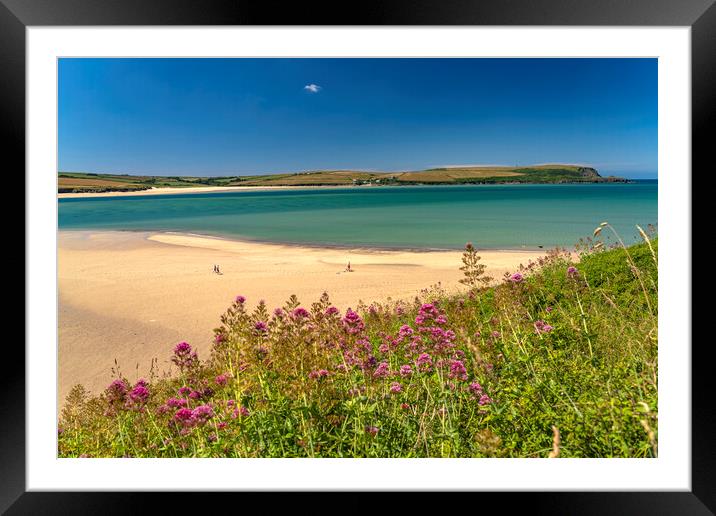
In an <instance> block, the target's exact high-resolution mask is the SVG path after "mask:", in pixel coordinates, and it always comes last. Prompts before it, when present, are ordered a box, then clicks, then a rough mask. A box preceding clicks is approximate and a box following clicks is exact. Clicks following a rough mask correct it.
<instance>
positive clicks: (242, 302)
mask: <svg viewBox="0 0 716 516" xmlns="http://www.w3.org/2000/svg"><path fill="white" fill-rule="evenodd" d="M235 301H236V302H237V303H239V304H241V305H243V304H244V303H245V302H246V298H245V297H244V296H241V295H239V296H236V299H235Z"/></svg>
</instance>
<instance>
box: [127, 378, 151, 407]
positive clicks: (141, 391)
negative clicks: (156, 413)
mask: <svg viewBox="0 0 716 516" xmlns="http://www.w3.org/2000/svg"><path fill="white" fill-rule="evenodd" d="M148 400H149V389H148V388H147V382H146V380H139V381H138V382H137V384H136V385H135V386H134V389H132V390H131V392H130V393H129V401H130V402H131V403H132V404H134V405H137V406H141V405H144V404H145V403H147V401H148Z"/></svg>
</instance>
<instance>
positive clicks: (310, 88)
mask: <svg viewBox="0 0 716 516" xmlns="http://www.w3.org/2000/svg"><path fill="white" fill-rule="evenodd" d="M303 89H304V90H306V91H307V92H308V93H318V92H319V91H321V89H322V88H321V87H320V86H319V85H318V84H306V85H305V86H304V87H303Z"/></svg>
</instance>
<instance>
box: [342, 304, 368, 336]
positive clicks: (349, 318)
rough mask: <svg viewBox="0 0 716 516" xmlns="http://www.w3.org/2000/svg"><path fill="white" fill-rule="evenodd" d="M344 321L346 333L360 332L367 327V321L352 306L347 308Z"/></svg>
mask: <svg viewBox="0 0 716 516" xmlns="http://www.w3.org/2000/svg"><path fill="white" fill-rule="evenodd" d="M342 322H343V329H344V330H345V331H346V333H349V334H351V335H355V334H357V333H360V332H362V331H363V329H364V328H365V323H364V322H363V319H361V317H360V315H358V314H357V313H356V312H354V311H353V310H351V309H350V308H349V309H348V310H346V315H344V316H343V319H342Z"/></svg>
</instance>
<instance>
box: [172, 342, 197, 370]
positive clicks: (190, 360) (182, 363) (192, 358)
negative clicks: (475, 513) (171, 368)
mask: <svg viewBox="0 0 716 516" xmlns="http://www.w3.org/2000/svg"><path fill="white" fill-rule="evenodd" d="M172 362H174V363H175V364H176V365H177V366H178V367H179V369H180V370H182V371H184V370H186V369H189V368H191V367H193V366H194V365H196V364H198V362H199V358H198V356H197V354H196V351H192V349H191V346H190V345H189V343H188V342H180V343H179V344H177V345H176V346H174V356H173V357H172Z"/></svg>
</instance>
